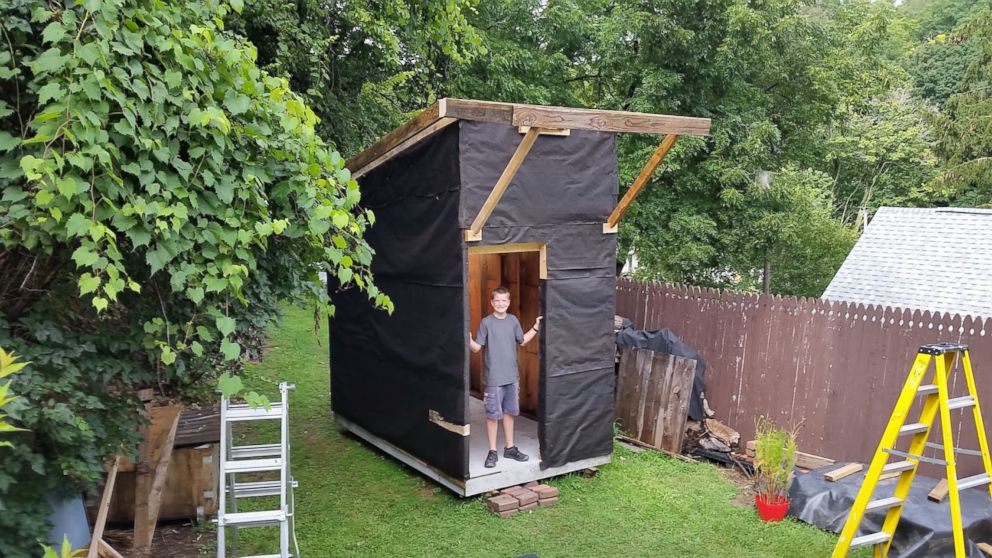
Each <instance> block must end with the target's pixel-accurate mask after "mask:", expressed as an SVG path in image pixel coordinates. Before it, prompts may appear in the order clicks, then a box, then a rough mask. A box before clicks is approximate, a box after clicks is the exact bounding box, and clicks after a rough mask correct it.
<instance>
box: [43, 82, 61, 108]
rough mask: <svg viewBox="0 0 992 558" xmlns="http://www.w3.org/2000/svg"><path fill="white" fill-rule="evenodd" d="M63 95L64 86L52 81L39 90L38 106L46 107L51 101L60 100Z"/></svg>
mask: <svg viewBox="0 0 992 558" xmlns="http://www.w3.org/2000/svg"><path fill="white" fill-rule="evenodd" d="M62 94H63V92H62V85H61V84H60V83H59V82H57V81H50V82H48V83H46V84H45V86H44V87H42V88H41V89H39V90H38V104H39V105H44V104H45V103H46V102H47V101H49V100H51V99H59V98H61V97H62Z"/></svg>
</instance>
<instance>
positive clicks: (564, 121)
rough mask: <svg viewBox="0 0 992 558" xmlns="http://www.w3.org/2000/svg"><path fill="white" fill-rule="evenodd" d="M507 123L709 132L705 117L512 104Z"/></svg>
mask: <svg viewBox="0 0 992 558" xmlns="http://www.w3.org/2000/svg"><path fill="white" fill-rule="evenodd" d="M511 123H512V124H513V125H514V126H537V127H540V128H570V129H572V130H596V131H598V132H636V133H645V134H674V135H679V136H705V135H708V134H709V133H710V119H709V118H695V117H691V116H671V115H667V114H647V113H643V112H624V111H612V110H596V109H579V108H566V107H544V106H533V105H516V106H515V107H514V109H513V121H512V122H511Z"/></svg>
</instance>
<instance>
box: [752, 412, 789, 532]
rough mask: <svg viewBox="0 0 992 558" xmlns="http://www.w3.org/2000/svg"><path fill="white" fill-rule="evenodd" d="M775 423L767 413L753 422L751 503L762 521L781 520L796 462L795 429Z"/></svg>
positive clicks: (785, 511)
mask: <svg viewBox="0 0 992 558" xmlns="http://www.w3.org/2000/svg"><path fill="white" fill-rule="evenodd" d="M798 428H799V427H798V426H797V427H796V428H793V429H792V430H791V431H788V430H784V429H781V428H778V427H776V426H775V422H774V421H773V420H771V419H769V418H768V417H764V416H762V417H759V418H758V420H757V421H756V422H755V444H754V470H755V495H754V504H755V506H756V507H757V508H758V516H759V517H761V519H763V520H765V521H781V520H782V518H784V517H785V514H786V513H788V511H789V486H790V485H791V484H792V472H793V469H794V468H795V466H796V433H797V431H798Z"/></svg>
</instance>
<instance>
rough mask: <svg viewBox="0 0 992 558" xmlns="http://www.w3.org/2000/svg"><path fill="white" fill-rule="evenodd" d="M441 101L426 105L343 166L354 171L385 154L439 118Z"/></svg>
mask: <svg viewBox="0 0 992 558" xmlns="http://www.w3.org/2000/svg"><path fill="white" fill-rule="evenodd" d="M442 103H443V100H442V101H439V102H437V103H434V104H433V105H431V106H429V107H427V108H426V109H424V110H423V111H421V112H420V114H418V115H417V116H415V117H413V118H412V119H411V120H409V121H407V123H406V124H403V125H402V126H400V127H399V128H396V129H395V130H393V131H392V132H389V133H388V134H386V135H385V136H383V137H382V139H380V140H379V141H377V142H376V143H374V144H372V146H371V147H369V148H368V149H366V150H365V151H362V152H361V153H359V154H358V155H355V156H354V157H352V158H351V159H349V160H348V162H347V163H345V166H346V167H347V168H348V169H349V170H351V172H352V173H354V172H356V171H358V170H360V169H361V168H362V167H364V166H365V165H367V164H369V163H371V162H372V161H374V160H375V159H378V158H379V157H381V156H382V155H385V154H386V153H388V152H389V151H391V150H392V149H393V148H394V147H396V146H397V145H399V144H400V143H403V142H404V141H405V140H406V139H408V138H409V137H410V136H413V135H414V134H416V133H417V132H419V131H421V130H423V129H424V128H426V127H428V126H430V125H431V124H433V123H435V122H437V120H438V118H440V116H439V114H440V110H441V107H442Z"/></svg>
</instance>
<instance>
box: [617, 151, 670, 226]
mask: <svg viewBox="0 0 992 558" xmlns="http://www.w3.org/2000/svg"><path fill="white" fill-rule="evenodd" d="M677 139H679V137H678V136H677V135H675V134H668V135H667V136H665V139H663V140H662V141H661V145H659V146H658V149H655V151H654V154H653V155H651V158H650V159H648V162H647V164H645V165H644V168H643V169H641V174H639V175H637V178H636V179H635V180H634V183H633V184H631V185H630V189H628V190H627V193H626V194H624V196H623V199H621V200H620V203H618V204H617V206H616V207H615V208H614V209H613V213H610V216H609V217H608V218H607V219H606V222H605V223H603V232H604V233H615V232H617V223H619V222H620V218H621V217H623V215H624V213H627V210H628V209H630V204H632V203H633V202H634V199H635V198H637V196H638V195H640V193H641V190H643V189H644V186H646V185H647V183H648V180H650V179H651V175H652V174H653V173H654V170H655V169H656V168H658V165H660V164H661V161H662V160H664V158H665V155H668V151H669V150H671V149H672V146H673V145H675V141H676V140H677Z"/></svg>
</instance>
